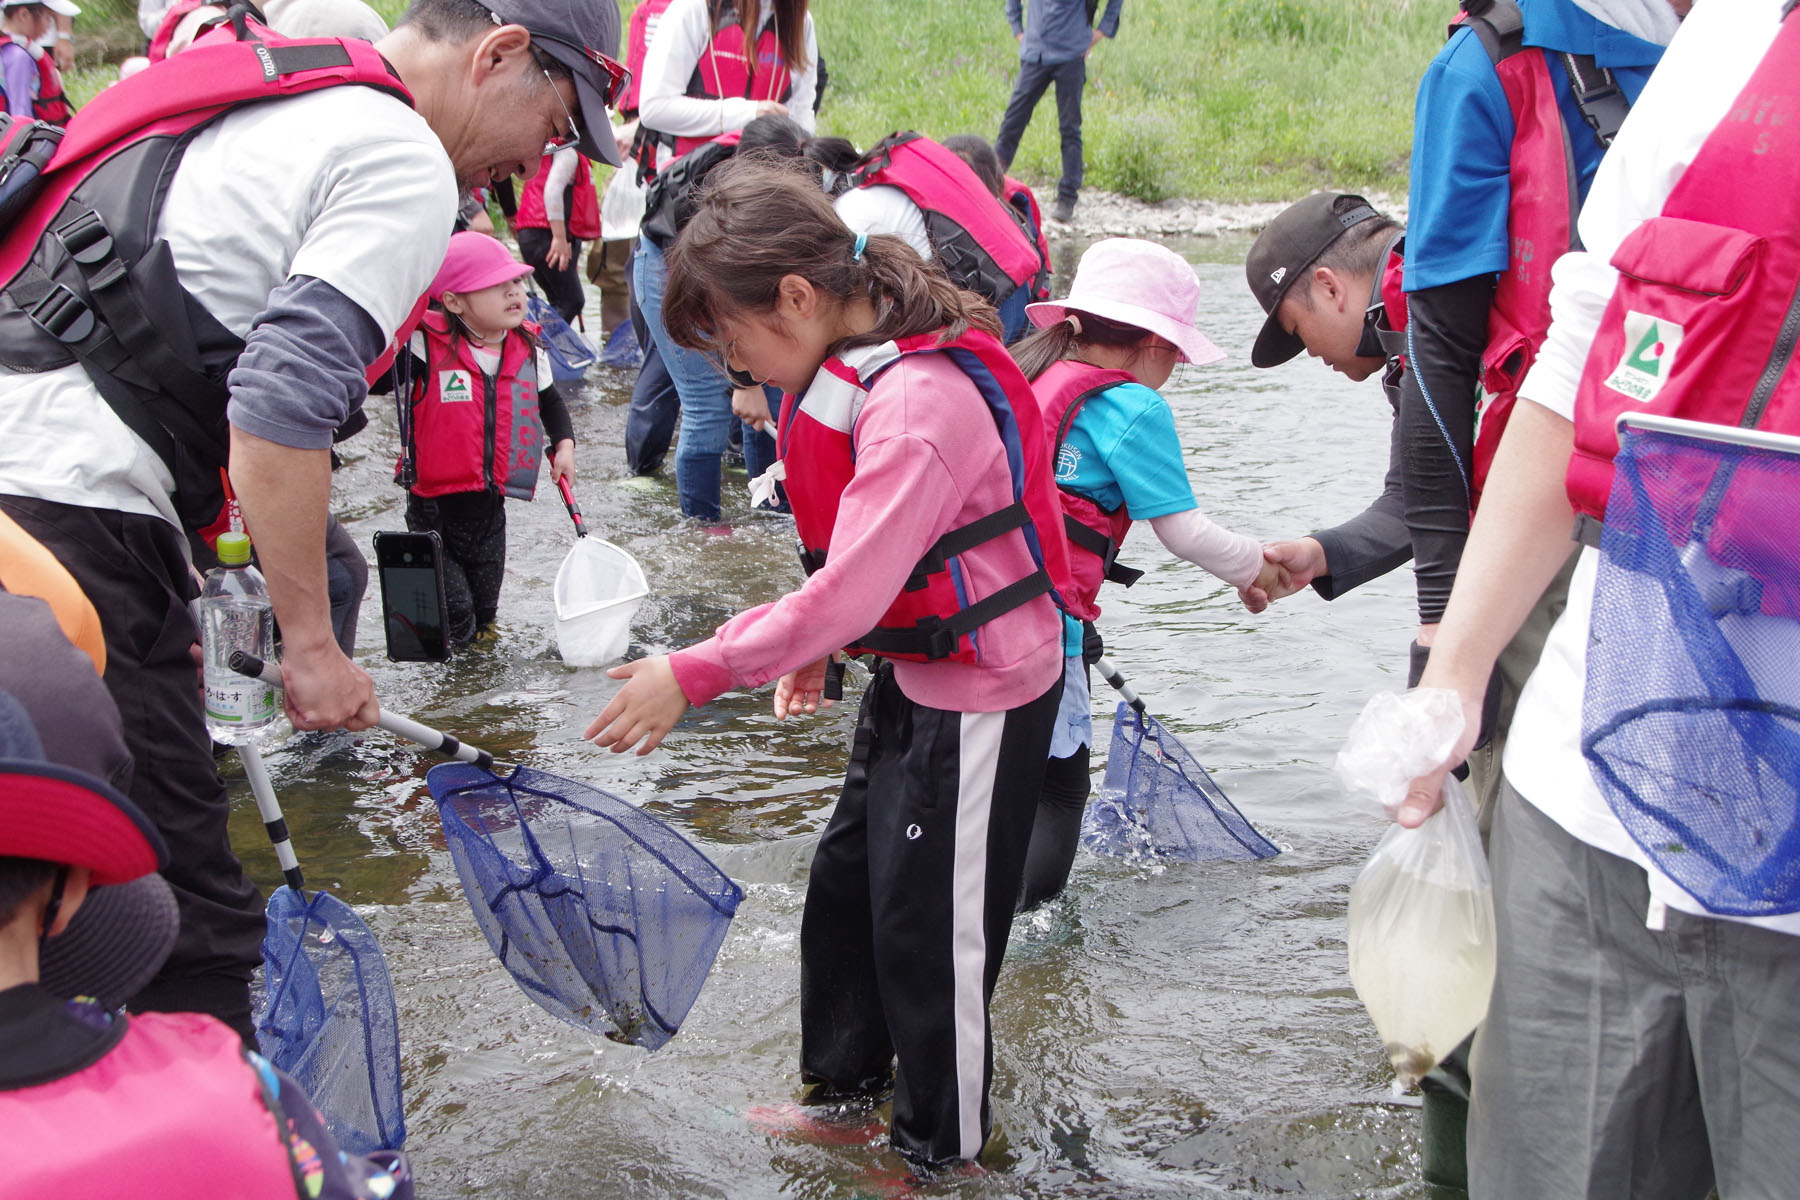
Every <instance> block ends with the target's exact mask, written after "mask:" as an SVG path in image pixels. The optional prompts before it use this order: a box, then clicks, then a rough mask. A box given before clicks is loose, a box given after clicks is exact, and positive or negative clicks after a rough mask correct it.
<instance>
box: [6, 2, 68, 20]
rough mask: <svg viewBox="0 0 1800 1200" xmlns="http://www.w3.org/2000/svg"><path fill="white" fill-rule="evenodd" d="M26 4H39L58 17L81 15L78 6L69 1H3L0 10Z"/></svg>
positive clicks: (21, 6)
mask: <svg viewBox="0 0 1800 1200" xmlns="http://www.w3.org/2000/svg"><path fill="white" fill-rule="evenodd" d="M27 4H41V5H43V6H44V7H45V8H47V9H49V10H50V11H51V12H53V13H55V14H56V15H57V16H59V17H79V16H80V15H81V8H80V6H79V5H76V4H71V3H69V0H5V2H4V3H0V8H23V7H24V6H25V5H27Z"/></svg>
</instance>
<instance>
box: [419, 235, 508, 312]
mask: <svg viewBox="0 0 1800 1200" xmlns="http://www.w3.org/2000/svg"><path fill="white" fill-rule="evenodd" d="M529 274H531V266H530V264H528V263H522V262H520V261H519V260H518V259H516V258H514V257H513V256H512V251H511V250H508V249H507V248H506V246H505V244H504V243H502V242H500V241H499V240H497V239H495V238H492V237H489V236H488V235H487V234H485V233H476V232H474V231H473V230H464V231H463V232H461V233H453V234H451V235H450V249H449V250H448V251H447V252H446V253H445V254H444V265H443V266H441V267H439V268H438V273H437V278H436V279H433V280H432V281H431V292H430V296H431V298H432V299H433V300H436V299H437V298H438V297H439V296H442V295H443V294H444V293H445V292H455V293H456V294H457V295H459V296H466V295H468V294H469V293H470V292H479V291H480V290H481V289H482V288H490V287H493V286H494V285H495V284H497V283H507V282H510V281H511V280H514V279H519V278H521V277H523V276H526V275H529Z"/></svg>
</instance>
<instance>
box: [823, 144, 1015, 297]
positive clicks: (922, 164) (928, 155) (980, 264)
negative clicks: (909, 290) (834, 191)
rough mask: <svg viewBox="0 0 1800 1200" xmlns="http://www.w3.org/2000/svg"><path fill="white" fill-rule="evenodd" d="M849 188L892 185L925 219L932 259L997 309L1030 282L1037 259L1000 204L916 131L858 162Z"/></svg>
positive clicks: (956, 160) (955, 159) (953, 157)
mask: <svg viewBox="0 0 1800 1200" xmlns="http://www.w3.org/2000/svg"><path fill="white" fill-rule="evenodd" d="M850 182H851V185H852V186H853V187H875V186H878V185H880V186H885V187H897V188H899V189H900V190H901V191H903V192H905V193H906V197H907V199H909V200H911V201H912V202H913V203H914V204H916V205H918V206H919V210H920V211H921V212H923V213H924V214H925V232H926V233H927V234H928V235H930V237H931V246H932V249H933V250H935V251H936V252H937V256H938V260H939V261H940V262H942V263H943V264H944V269H945V270H946V271H948V272H949V273H950V278H951V280H952V281H954V282H955V283H956V285H957V286H958V287H960V288H964V289H967V290H968V291H971V292H974V293H975V294H976V295H978V296H982V297H984V298H986V299H987V300H988V301H989V302H991V303H993V304H994V305H996V306H998V305H1000V304H1001V303H1003V302H1004V301H1005V300H1006V298H1007V297H1008V296H1010V295H1012V294H1013V290H1014V289H1015V288H1018V287H1020V286H1023V285H1026V284H1029V283H1031V281H1032V280H1033V279H1034V278H1036V276H1037V273H1038V270H1039V268H1040V267H1041V266H1042V265H1043V260H1042V259H1040V258H1039V257H1038V248H1037V245H1036V243H1035V242H1033V241H1032V240H1031V238H1030V236H1029V235H1027V234H1026V232H1025V230H1024V229H1022V228H1020V225H1019V222H1018V221H1017V220H1016V219H1015V218H1014V217H1013V216H1012V213H1011V210H1010V209H1009V208H1008V207H1007V206H1006V203H1005V202H1004V201H1002V200H1000V199H998V198H997V197H996V196H995V195H994V194H993V193H992V192H990V191H988V190H987V185H986V184H984V183H982V182H981V177H980V176H979V175H977V174H975V169H974V168H973V167H971V166H970V165H969V164H968V163H966V162H964V161H963V160H962V159H961V158H960V157H959V156H958V155H957V154H956V153H955V152H954V151H952V150H948V149H946V148H944V147H943V146H941V145H939V144H938V143H937V142H934V141H932V140H931V139H930V138H928V137H926V136H925V135H924V134H921V133H894V134H889V135H888V136H887V137H885V138H882V139H881V140H880V141H879V142H876V143H875V145H873V146H871V147H870V148H869V152H868V153H867V154H865V155H863V157H862V161H861V162H860V163H859V164H858V166H857V168H856V170H855V171H854V172H852V174H851V177H850Z"/></svg>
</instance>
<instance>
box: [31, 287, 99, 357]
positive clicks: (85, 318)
mask: <svg viewBox="0 0 1800 1200" xmlns="http://www.w3.org/2000/svg"><path fill="white" fill-rule="evenodd" d="M25 315H26V316H27V317H29V318H31V321H32V323H33V324H34V325H36V326H38V328H40V329H42V330H43V331H44V332H45V333H48V334H49V335H50V336H51V337H53V338H55V339H56V340H57V341H59V342H62V343H64V344H65V345H71V346H72V345H75V344H76V343H78V342H83V341H86V340H87V339H88V337H89V336H91V335H92V334H93V332H94V310H93V309H91V308H89V307H88V305H87V301H85V300H83V299H82V298H81V297H80V296H77V295H76V294H75V293H74V292H72V291H70V290H69V289H68V288H66V287H64V286H63V285H62V284H60V283H56V284H52V285H51V286H50V290H49V291H48V292H46V293H44V295H43V297H42V298H41V299H39V300H38V302H37V303H36V304H33V305H32V306H31V307H30V308H28V309H26V310H25Z"/></svg>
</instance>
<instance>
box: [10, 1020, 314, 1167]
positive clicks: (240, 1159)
mask: <svg viewBox="0 0 1800 1200" xmlns="http://www.w3.org/2000/svg"><path fill="white" fill-rule="evenodd" d="M119 1019H120V1020H128V1021H129V1024H128V1025H127V1026H126V1029H125V1036H124V1037H123V1038H122V1039H120V1041H119V1043H118V1044H117V1045H115V1046H114V1047H113V1048H112V1049H111V1050H109V1051H107V1052H106V1054H105V1055H104V1056H103V1057H102V1058H101V1059H100V1060H99V1061H98V1062H96V1063H94V1064H93V1065H91V1066H89V1067H86V1068H84V1069H83V1070H80V1071H77V1072H76V1073H75V1074H73V1075H70V1076H67V1077H66V1078H63V1079H58V1080H55V1081H53V1082H51V1083H45V1084H40V1085H38V1086H37V1087H28V1088H19V1089H17V1090H14V1091H5V1092H0V1129H4V1130H6V1138H5V1140H6V1144H7V1147H8V1149H7V1154H6V1189H7V1192H8V1194H10V1195H18V1196H71V1197H73V1196H102V1195H126V1194H129V1195H132V1196H144V1197H166V1198H168V1200H177V1198H185V1197H193V1196H239V1197H244V1198H246V1200H274V1198H277V1197H279V1198H281V1200H292V1197H293V1196H294V1195H295V1194H296V1192H297V1190H298V1189H297V1186H296V1182H297V1181H296V1179H295V1177H294V1168H293V1164H292V1160H291V1159H290V1158H289V1156H288V1151H287V1141H286V1137H285V1136H284V1134H285V1131H284V1130H281V1129H279V1128H277V1126H276V1123H275V1118H274V1116H273V1115H272V1114H271V1113H270V1111H269V1107H268V1104H267V1103H266V1101H265V1099H264V1092H263V1086H262V1080H261V1079H260V1078H259V1077H258V1075H257V1072H256V1069H255V1068H254V1067H252V1066H251V1065H250V1064H249V1063H248V1062H246V1061H245V1060H244V1046H243V1043H242V1042H241V1041H239V1040H238V1036H237V1035H236V1034H235V1033H232V1032H231V1031H230V1030H229V1029H227V1028H226V1027H225V1026H224V1025H222V1024H220V1023H219V1022H218V1021H216V1020H214V1019H213V1018H212V1017H205V1016H200V1015H199V1014H197V1013H145V1014H143V1015H141V1016H134V1017H130V1018H124V1017H121V1018H119ZM302 1194H304V1193H302Z"/></svg>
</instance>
